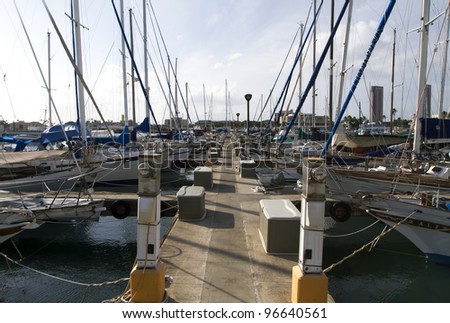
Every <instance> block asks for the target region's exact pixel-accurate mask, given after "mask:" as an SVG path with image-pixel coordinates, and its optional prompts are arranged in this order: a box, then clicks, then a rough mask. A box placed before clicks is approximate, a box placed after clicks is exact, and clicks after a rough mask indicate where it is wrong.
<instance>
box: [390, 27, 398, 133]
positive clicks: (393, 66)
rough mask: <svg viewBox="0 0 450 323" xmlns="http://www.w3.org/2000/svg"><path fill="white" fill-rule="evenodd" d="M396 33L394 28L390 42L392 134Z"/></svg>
mask: <svg viewBox="0 0 450 323" xmlns="http://www.w3.org/2000/svg"><path fill="white" fill-rule="evenodd" d="M396 33H397V30H396V29H395V28H394V43H393V44H392V71H391V113H390V115H391V118H390V124H389V128H390V131H391V134H392V128H393V121H394V120H393V119H394V79H395V77H394V74H395V73H394V70H395V35H396Z"/></svg>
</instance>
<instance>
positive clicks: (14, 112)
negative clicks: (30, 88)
mask: <svg viewBox="0 0 450 323" xmlns="http://www.w3.org/2000/svg"><path fill="white" fill-rule="evenodd" d="M0 70H1V73H2V75H3V84H5V90H6V94H7V95H8V100H9V104H10V105H11V110H12V113H13V116H14V120H17V116H16V111H15V109H14V105H13V101H12V99H11V93H9V88H8V84H6V73H5V72H4V71H3V69H2V68H1V67H0Z"/></svg>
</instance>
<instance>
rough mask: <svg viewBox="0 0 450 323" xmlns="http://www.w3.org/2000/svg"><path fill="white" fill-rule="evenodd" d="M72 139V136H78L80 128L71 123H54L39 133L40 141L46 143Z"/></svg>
mask: <svg viewBox="0 0 450 323" xmlns="http://www.w3.org/2000/svg"><path fill="white" fill-rule="evenodd" d="M64 132H65V133H66V135H67V139H69V140H72V139H73V138H77V139H78V138H80V129H79V128H78V127H77V126H76V125H73V124H64V125H55V126H52V127H50V128H48V129H45V130H44V131H43V132H42V135H41V143H42V144H43V145H47V144H49V143H51V142H57V141H66V140H67V139H66V136H65V135H64Z"/></svg>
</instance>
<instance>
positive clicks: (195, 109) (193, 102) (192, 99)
mask: <svg viewBox="0 0 450 323" xmlns="http://www.w3.org/2000/svg"><path fill="white" fill-rule="evenodd" d="M187 87H188V91H189V95H190V96H191V101H192V104H193V106H194V112H195V115H196V116H197V121H200V118H199V117H198V112H197V107H196V106H195V101H194V98H193V96H192V92H191V87H190V86H189V84H188V85H187Z"/></svg>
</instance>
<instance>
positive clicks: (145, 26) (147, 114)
mask: <svg viewBox="0 0 450 323" xmlns="http://www.w3.org/2000/svg"><path fill="white" fill-rule="evenodd" d="M142 7H143V11H142V14H143V16H144V21H143V23H144V84H145V91H146V93H147V97H149V92H150V91H149V86H148V61H147V10H146V9H147V8H146V0H142ZM145 115H146V117H147V118H148V120H149V123H150V106H149V104H148V101H147V102H146V105H145ZM149 129H150V128H149ZM150 132H151V129H150Z"/></svg>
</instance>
